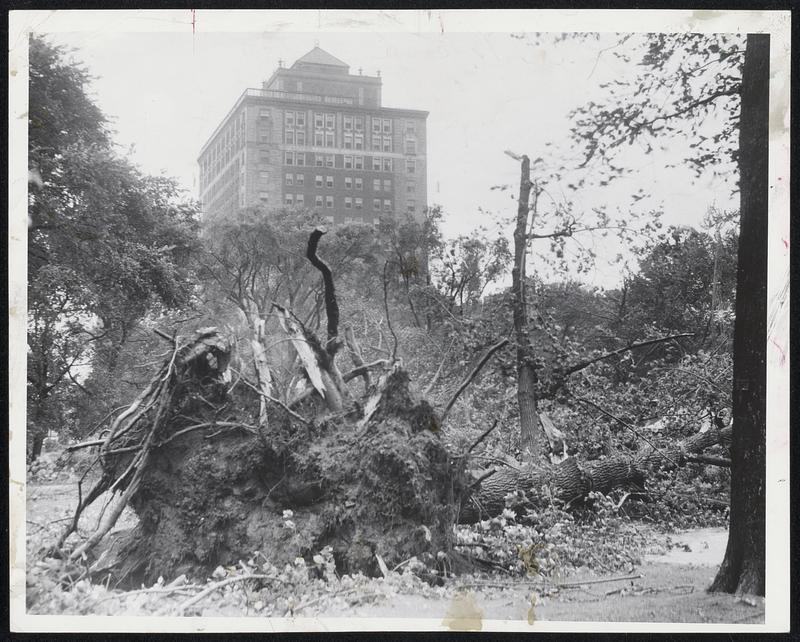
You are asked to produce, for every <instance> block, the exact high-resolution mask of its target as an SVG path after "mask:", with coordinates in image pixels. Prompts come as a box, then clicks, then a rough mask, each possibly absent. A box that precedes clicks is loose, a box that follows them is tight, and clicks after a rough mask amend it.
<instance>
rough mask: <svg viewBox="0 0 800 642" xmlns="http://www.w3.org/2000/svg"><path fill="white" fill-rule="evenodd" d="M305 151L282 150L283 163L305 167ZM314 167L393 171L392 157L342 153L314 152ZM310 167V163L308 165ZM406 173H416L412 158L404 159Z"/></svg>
mask: <svg viewBox="0 0 800 642" xmlns="http://www.w3.org/2000/svg"><path fill="white" fill-rule="evenodd" d="M338 158H341V159H342V160H341V162H342V164H341V165H339V164H338V162H337V161H338ZM261 160H262V162H264V163H269V152H267V151H264V152H262V157H261ZM307 160H308V159H307V158H306V153H305V152H284V157H283V164H284V165H294V166H297V167H305V166H306V161H307ZM314 166H315V167H332V168H338V169H362V170H363V169H367V170H369V169H371V170H372V171H374V172H393V171H394V159H392V158H382V157H380V156H366V157H365V156H350V155H347V154H345V155H343V156H340V157H339V156H337V155H336V154H314ZM309 167H310V165H309ZM405 167H406V173H407V174H416V172H417V161H416V159H414V158H407V159H406V161H405Z"/></svg>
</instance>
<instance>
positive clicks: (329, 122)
mask: <svg viewBox="0 0 800 642" xmlns="http://www.w3.org/2000/svg"><path fill="white" fill-rule="evenodd" d="M335 123H336V116H335V115H334V114H325V129H333V127H334V124H335Z"/></svg>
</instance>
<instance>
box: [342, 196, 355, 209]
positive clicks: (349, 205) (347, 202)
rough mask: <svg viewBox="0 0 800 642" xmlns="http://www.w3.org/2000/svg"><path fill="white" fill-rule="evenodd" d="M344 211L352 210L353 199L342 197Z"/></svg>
mask: <svg viewBox="0 0 800 642" xmlns="http://www.w3.org/2000/svg"><path fill="white" fill-rule="evenodd" d="M344 209H346V210H351V209H353V199H352V198H350V197H349V196H345V197H344Z"/></svg>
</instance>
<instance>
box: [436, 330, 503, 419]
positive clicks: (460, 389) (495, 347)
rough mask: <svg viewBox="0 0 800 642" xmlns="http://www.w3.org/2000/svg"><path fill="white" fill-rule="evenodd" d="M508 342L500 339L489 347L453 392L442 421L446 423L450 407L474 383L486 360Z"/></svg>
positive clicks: (443, 412)
mask: <svg viewBox="0 0 800 642" xmlns="http://www.w3.org/2000/svg"><path fill="white" fill-rule="evenodd" d="M506 344H508V339H501V340H500V341H498V342H497V343H495V344H494V345H493V346H492V347H491V348H489V349H488V350H487V351H486V354H485V355H483V357H482V358H481V360H480V361H478V365H476V366H475V367H474V368H473V369H472V372H470V373H469V374H468V375H467V377H466V379H464V381H463V382H462V383H461V385H460V386H459V387H458V390H456V391H455V393H454V394H453V396H452V397H451V398H450V401H448V402H447V405H446V406H445V408H444V410H443V411H442V417H441V423H444V419H445V417H447V413H449V412H450V409H451V408H452V407H453V404H454V403H455V402H456V401H457V400H458V398H459V397H460V396H461V393H462V392H464V390H466V389H467V386H469V384H471V383H472V381H473V379H475V377H477V376H478V373H479V372H480V371H481V369H482V368H483V366H485V365H486V362H487V361H489V359H491V358H492V355H493V354H494V353H495V352H497V351H498V350H500V349H501V348H503V347H505V346H506Z"/></svg>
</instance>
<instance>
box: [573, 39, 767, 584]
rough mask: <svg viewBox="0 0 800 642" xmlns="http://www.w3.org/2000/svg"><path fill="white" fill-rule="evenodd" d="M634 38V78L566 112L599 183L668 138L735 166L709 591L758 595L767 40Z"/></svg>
mask: <svg viewBox="0 0 800 642" xmlns="http://www.w3.org/2000/svg"><path fill="white" fill-rule="evenodd" d="M643 45H644V46H643V47H642V48H640V49H639V50H638V53H639V59H638V60H637V62H638V64H639V69H640V71H639V74H636V75H633V76H631V77H630V78H627V79H625V80H619V81H616V82H614V83H612V84H611V85H610V86H607V87H606V89H607V91H608V94H607V96H606V98H605V99H604V100H601V101H599V102H597V103H592V104H589V105H586V106H584V107H582V108H581V109H579V110H578V111H577V112H576V113H575V114H574V119H575V126H574V128H573V134H574V139H575V142H576V143H577V144H578V145H580V146H581V149H582V150H583V163H582V164H583V166H589V165H590V163H591V164H592V166H593V167H594V168H595V169H598V171H599V172H600V173H602V174H603V175H604V176H607V177H608V178H609V180H610V179H611V178H614V177H615V176H619V175H621V174H623V173H625V171H626V170H625V169H624V168H623V167H621V166H620V165H619V162H620V161H619V156H620V155H619V151H620V148H621V147H622V145H623V144H625V143H628V144H631V143H633V142H634V141H639V142H642V143H644V144H645V145H652V144H656V143H658V142H660V141H661V140H663V139H664V137H665V136H676V135H679V134H680V135H686V134H688V135H690V136H691V140H692V144H691V153H690V154H689V156H688V157H687V158H686V162H688V163H689V164H690V165H691V166H692V167H694V168H695V170H696V171H697V172H698V173H703V172H707V171H715V172H723V173H725V172H727V173H728V175H729V176H731V177H733V176H735V173H734V172H732V171H731V170H732V169H733V168H734V167H738V174H739V191H740V202H741V205H740V213H741V224H740V234H739V252H738V268H737V290H736V323H735V339H734V386H733V416H734V423H733V425H734V431H733V432H734V438H733V445H732V467H731V528H730V537H729V541H728V548H727V550H726V554H725V559H724V561H723V563H722V567H721V568H720V571H719V573H718V575H717V578H716V579H715V581H714V583H713V585H712V588H713V589H716V590H723V591H730V592H732V591H735V590H738V591H747V592H751V593H759V594H762V595H763V593H764V573H765V567H764V559H765V551H764V549H765V530H764V525H765V486H766V478H765V475H766V454H765V452H766V444H765V402H766V371H765V363H766V359H765V346H766V326H765V323H766V298H765V292H766V256H767V249H766V222H767V178H766V176H767V150H768V89H769V36H767V35H754V34H749V35H747V37H746V40H745V38H744V37H743V36H740V35H719V34H711V35H706V34H649V35H647V36H646V39H645V41H644V43H643ZM634 51H636V50H635V49H634ZM619 55H621V56H626V60H627V61H629V62H631V61H632V57H630V56H628V55H627V54H619ZM710 115H714V116H715V117H714V118H709V116H710ZM737 134H738V136H737ZM627 171H632V169H631V168H628V169H627Z"/></svg>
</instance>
